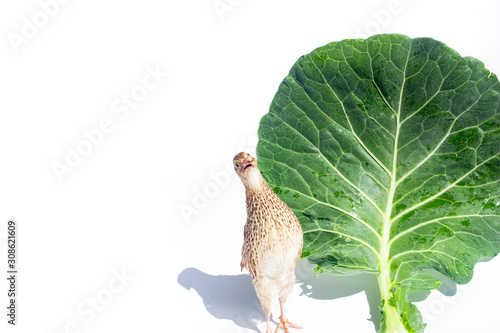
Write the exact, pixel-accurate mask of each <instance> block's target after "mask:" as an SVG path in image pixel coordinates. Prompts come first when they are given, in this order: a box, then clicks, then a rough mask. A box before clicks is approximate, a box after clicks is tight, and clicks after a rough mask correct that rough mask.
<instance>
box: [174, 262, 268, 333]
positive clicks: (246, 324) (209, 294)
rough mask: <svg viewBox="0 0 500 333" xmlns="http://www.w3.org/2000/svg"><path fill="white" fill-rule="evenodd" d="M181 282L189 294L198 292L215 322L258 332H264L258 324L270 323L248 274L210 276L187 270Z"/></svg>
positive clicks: (195, 270)
mask: <svg viewBox="0 0 500 333" xmlns="http://www.w3.org/2000/svg"><path fill="white" fill-rule="evenodd" d="M177 282H178V283H179V284H180V285H181V286H183V287H184V288H186V289H188V290H190V289H194V290H196V292H197V293H198V295H200V297H201V298H202V300H203V304H204V305H205V308H206V309H207V311H208V312H209V313H210V314H211V315H212V316H214V317H215V318H219V319H228V320H232V321H233V322H234V323H235V324H236V325H238V326H239V327H241V328H245V329H248V330H252V331H255V332H260V331H259V329H258V328H257V323H259V322H265V321H266V318H265V315H264V312H263V311H262V308H261V306H260V303H259V299H258V298H257V294H256V293H255V289H254V287H253V284H252V278H251V277H250V275H248V274H240V275H210V274H206V273H204V272H202V271H200V270H198V269H196V268H186V269H185V270H183V271H182V272H181V273H180V274H179V276H178V278H177Z"/></svg>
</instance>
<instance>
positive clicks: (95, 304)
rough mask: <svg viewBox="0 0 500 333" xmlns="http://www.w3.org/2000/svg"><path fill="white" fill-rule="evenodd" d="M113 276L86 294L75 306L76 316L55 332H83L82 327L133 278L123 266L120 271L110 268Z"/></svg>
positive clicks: (90, 321) (111, 301) (106, 306)
mask: <svg viewBox="0 0 500 333" xmlns="http://www.w3.org/2000/svg"><path fill="white" fill-rule="evenodd" d="M111 275H112V276H113V277H112V278H110V279H109V280H108V282H107V283H106V286H105V287H104V288H101V289H99V290H98V291H97V292H95V293H93V294H92V295H90V296H87V297H86V298H85V300H82V301H81V302H80V303H78V305H77V306H76V309H75V313H76V316H77V318H75V319H72V320H69V321H67V322H66V323H65V324H63V328H62V330H61V329H59V330H58V331H56V332H57V333H74V332H83V331H84V327H85V326H88V325H90V324H91V323H92V322H93V321H95V320H96V319H97V318H98V317H99V315H100V314H102V313H103V312H104V311H105V310H106V308H109V307H110V306H111V304H112V303H113V302H114V301H115V299H116V297H118V295H119V294H121V293H123V292H124V291H125V290H126V288H127V287H128V286H129V283H130V282H131V281H133V280H134V278H135V277H134V276H133V275H130V274H129V273H127V272H126V270H125V268H122V269H121V271H119V270H115V269H112V270H111Z"/></svg>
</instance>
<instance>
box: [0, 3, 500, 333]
mask: <svg viewBox="0 0 500 333" xmlns="http://www.w3.org/2000/svg"><path fill="white" fill-rule="evenodd" d="M66 2H67V3H65V4H62V0H61V4H59V5H58V7H57V8H56V7H54V6H53V5H52V7H50V6H49V7H48V8H49V9H48V10H49V11H52V12H51V14H52V15H51V16H47V15H46V14H43V9H42V7H41V4H44V3H51V1H49V0H42V1H41V2H38V1H34V0H29V1H28V0H23V1H20V0H19V1H3V2H2V3H1V4H0V22H1V23H0V29H1V32H0V34H1V37H2V39H1V42H0V55H1V62H0V89H1V90H0V91H1V95H0V112H1V117H0V157H1V161H0V221H1V222H0V228H1V229H0V230H1V231H0V243H1V244H0V245H1V247H0V249H1V250H0V251H1V252H0V262H1V265H0V267H1V271H2V272H5V271H6V270H7V268H6V253H5V252H6V247H5V231H6V223H7V221H8V219H15V220H16V221H17V223H18V234H19V238H18V246H19V248H18V268H19V277H18V298H17V301H18V309H17V311H18V317H17V323H18V325H17V326H16V327H11V325H7V323H6V322H7V316H6V312H7V309H6V308H5V307H6V305H7V301H8V300H7V295H6V294H7V283H6V282H7V281H6V280H5V279H4V278H3V276H4V273H0V276H1V277H2V279H1V280H0V281H1V282H0V305H1V308H2V309H3V310H0V318H1V319H0V331H1V332H42V333H61V332H68V333H69V332H89V333H90V332H256V328H255V325H257V327H258V328H259V329H261V330H263V329H265V324H264V323H262V322H261V320H262V319H263V314H262V312H261V310H260V307H259V306H258V303H256V301H257V299H256V297H255V294H254V293H253V289H252V286H251V283H250V279H249V278H248V275H247V273H246V272H243V273H241V272H240V270H239V260H240V250H241V243H242V231H243V225H244V222H245V203H244V192H243V186H242V184H241V183H240V181H239V180H238V179H237V178H236V176H235V175H233V171H232V170H231V169H230V167H229V168H228V166H229V165H230V163H231V160H232V158H233V156H234V154H236V153H237V152H239V151H240V150H246V151H248V152H249V153H253V152H254V151H255V144H256V140H257V139H256V133H257V129H258V125H259V120H260V118H261V117H262V116H263V115H264V114H266V113H267V111H268V108H269V105H270V102H271V100H272V98H273V96H274V93H275V92H276V89H277V88H278V85H279V83H280V82H281V80H282V79H283V78H284V77H285V75H286V74H287V72H288V70H289V69H290V67H291V66H292V65H293V63H294V62H295V60H296V59H297V58H298V57H299V56H301V55H302V54H305V53H309V52H310V51H312V50H313V49H314V48H316V47H319V46H322V45H324V44H327V43H328V42H332V41H339V40H342V39H345V38H353V37H366V36H368V35H372V34H374V33H382V32H384V33H385V32H396V33H402V34H406V35H408V36H410V37H420V36H429V37H433V38H435V39H438V40H441V41H443V42H445V43H447V44H448V45H449V46H450V47H452V48H454V49H455V50H457V51H459V52H460V53H461V54H462V55H464V56H473V57H476V58H479V59H481V60H482V61H483V62H484V63H485V64H486V67H487V68H489V69H490V70H491V71H492V72H494V73H497V74H499V73H500V34H499V31H500V20H498V15H499V14H500V3H499V2H495V1H481V0H476V1H473V2H471V1H436V0H434V1H403V0H401V1H389V0H387V1H368V0H365V1H307V2H306V1H290V0H288V1H285V0H281V1H269V2H265V1H255V0H254V1H251V0H238V1H237V0H222V1H219V2H214V1H213V0H204V1H199V0H191V1H181V0H177V1H154V0H145V1H124V0H122V1H118V0H115V1H96V0H86V1H81V0H80V1H79V0H72V1H71V0H70V1H66ZM52 3H53V4H54V3H55V2H54V1H52ZM217 3H218V4H219V5H220V6H224V5H226V6H229V7H226V11H224V12H221V11H219V12H218V11H217V10H216V9H215V7H214V4H217ZM221 8H222V7H221ZM44 15H45V16H44ZM44 18H45V19H47V20H44ZM34 21H35V23H36V24H37V25H38V26H39V27H38V28H37V27H36V26H35V30H33V29H31V30H30V29H29V28H28V27H27V25H29V22H31V23H33V22H34ZM27 22H28V23H27ZM23 33H24V35H23ZM16 36H17V37H16ZM23 36H24V37H23ZM27 37H28V38H27ZM22 38H24V39H22ZM20 40H21V41H22V42H21V41H20ZM148 70H149V71H152V70H153V71H154V70H157V71H160V72H168V76H167V77H160V78H159V83H157V84H155V81H152V80H151V79H148V78H149V77H148V75H149V74H148ZM161 75H163V74H161ZM145 79H146V81H147V82H146V83H147V84H149V85H148V87H149V88H150V89H151V90H144V88H141V85H142V83H143V80H145ZM153 86H154V87H153ZM141 89H142V90H141ZM145 91H146V95H144V96H141V95H140V93H141V92H145ZM131 93H135V94H136V95H135V96H139V97H144V100H142V101H140V102H138V103H137V104H134V108H131V107H130V108H128V109H127V107H125V106H124V105H125V104H123V102H122V100H121V99H122V98H124V97H123V96H124V95H127V94H128V95H130V94H131ZM139 97H138V98H139ZM120 107H121V108H120ZM119 110H121V111H119ZM115 111H118V112H115ZM128 111H130V112H129V113H128V114H126V112H128ZM106 119H108V120H106ZM103 120H104V121H105V122H106V121H108V122H111V123H112V129H111V130H108V132H109V133H106V134H103V136H102V138H100V137H99V135H97V134H95V133H96V132H95V129H97V128H99V126H100V123H101V122H102V121H103ZM108 129H109V128H108ZM84 131H87V132H88V131H90V133H94V134H95V136H94V141H95V142H96V144H94V145H92V146H90V147H89V146H85V143H84V141H85V140H86V138H85V136H84V134H83V132H84ZM92 131H94V132H92ZM82 142H83V143H82ZM68 147H69V148H68ZM78 147H80V149H85V148H86V149H87V152H88V154H87V156H84V157H83V158H82V159H81V161H73V162H74V165H75V166H74V167H71V168H70V169H71V172H69V171H68V170H66V171H68V172H65V173H64V174H63V175H62V177H60V178H61V179H59V178H58V176H57V175H56V172H55V171H54V168H53V165H54V163H61V164H66V162H65V160H66V158H67V155H68V149H77V148H78ZM90 149H91V151H90ZM77 162H78V163H77ZM76 164H78V165H76ZM200 193H201V194H200ZM182 210H184V214H182V213H181V211H182ZM120 274H122V275H124V276H125V277H122V280H120V279H116V277H115V276H116V275H120ZM297 275H298V283H297V285H296V288H295V290H294V293H293V294H292V295H291V296H290V298H289V303H288V314H289V317H290V319H291V320H292V321H294V322H296V323H298V324H300V325H302V326H304V327H305V329H304V330H302V332H304V333H306V332H343V333H346V332H375V329H376V326H377V325H378V321H379V319H378V317H377V312H378V309H377V307H378V301H377V297H378V296H377V291H376V288H375V287H376V282H375V280H374V279H373V277H369V276H363V275H362V276H355V277H350V278H334V277H330V276H320V277H318V278H316V279H315V278H314V277H313V274H312V270H311V265H309V264H307V263H306V262H301V263H300V265H299V268H298V271H297ZM499 275H500V260H499V259H498V258H497V259H494V260H492V261H490V262H488V263H480V264H478V266H477V267H476V270H475V276H474V279H473V280H472V282H471V283H470V284H468V285H466V286H463V287H460V286H459V287H458V291H457V293H456V295H454V296H452V297H448V296H445V295H443V293H441V292H439V291H433V292H432V293H431V295H430V296H429V297H428V298H427V300H425V301H423V302H418V303H417V305H418V306H419V308H420V309H422V312H423V313H424V315H425V319H426V322H428V328H427V330H426V332H434V333H443V332H444V333H446V332H453V333H459V332H482V333H490V332H491V333H492V332H499V331H500V322H499V321H498V313H499V310H500V305H499V301H498V300H499V299H500V286H499V285H498V283H497V281H498V276H499ZM123 279H125V280H123ZM441 290H442V291H443V292H444V294H447V295H450V294H453V293H454V292H455V290H454V289H453V287H450V288H449V289H446V288H442V289H441ZM93 300H94V301H95V302H96V303H95V304H94V308H92V305H91V304H92V301H93ZM372 315H373V320H372V321H370V318H371V317H372ZM278 317H279V311H278V307H275V311H274V319H275V320H276V319H277V318H278ZM252 327H253V328H252Z"/></svg>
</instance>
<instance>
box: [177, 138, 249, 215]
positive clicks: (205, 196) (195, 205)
mask: <svg viewBox="0 0 500 333" xmlns="http://www.w3.org/2000/svg"><path fill="white" fill-rule="evenodd" d="M258 140H259V139H258V137H256V136H248V137H247V138H246V139H245V140H244V141H242V142H241V143H240V144H239V145H237V147H236V151H250V150H252V151H253V150H255V147H256V145H257V141H258ZM208 175H209V177H210V181H207V182H206V183H204V184H203V185H201V186H198V187H196V188H194V189H193V190H192V192H193V196H192V198H191V200H190V202H189V203H186V202H184V203H181V204H180V205H179V212H180V214H181V216H182V220H183V222H184V223H185V224H191V223H192V222H193V217H196V216H198V215H200V213H201V212H202V211H203V210H204V209H206V208H208V207H209V206H210V202H211V200H213V199H215V198H216V197H217V196H218V195H219V194H220V193H221V191H223V190H224V189H225V188H226V187H227V186H228V185H229V184H230V183H231V180H232V179H236V178H237V177H236V173H235V172H234V167H233V162H232V161H228V162H227V163H226V165H225V168H221V170H219V171H216V172H209V174H208Z"/></svg>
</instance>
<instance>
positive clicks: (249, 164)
mask: <svg viewBox="0 0 500 333" xmlns="http://www.w3.org/2000/svg"><path fill="white" fill-rule="evenodd" d="M243 163H245V167H244V168H243V170H246V169H248V168H250V167H253V164H252V161H251V160H243Z"/></svg>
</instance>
